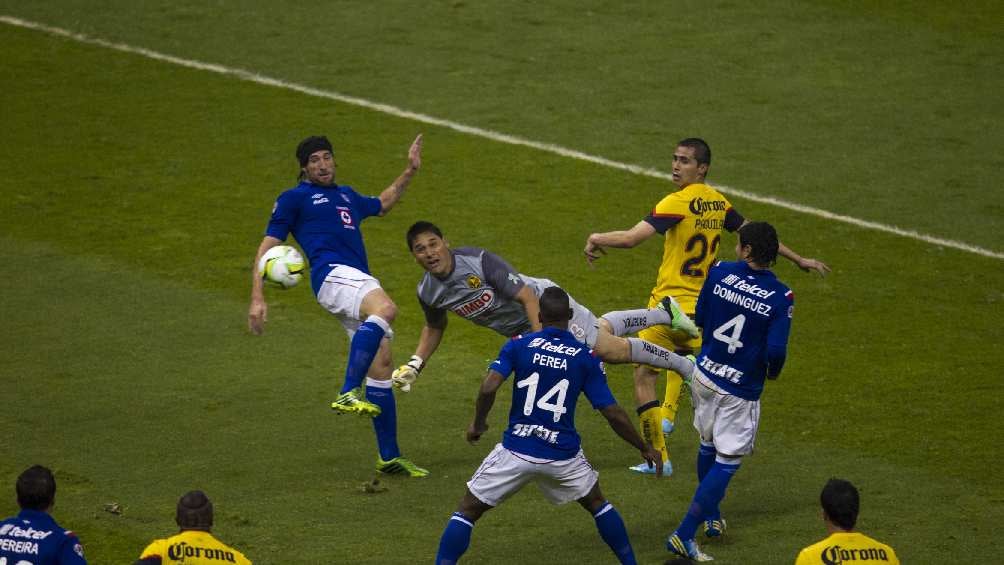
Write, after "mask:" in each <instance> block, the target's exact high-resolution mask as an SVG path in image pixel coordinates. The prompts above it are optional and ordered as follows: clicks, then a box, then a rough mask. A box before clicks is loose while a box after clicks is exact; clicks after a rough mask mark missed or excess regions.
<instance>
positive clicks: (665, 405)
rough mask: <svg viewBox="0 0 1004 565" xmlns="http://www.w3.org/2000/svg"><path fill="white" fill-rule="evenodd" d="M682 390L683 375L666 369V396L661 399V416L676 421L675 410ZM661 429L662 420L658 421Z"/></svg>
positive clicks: (678, 406)
mask: <svg viewBox="0 0 1004 565" xmlns="http://www.w3.org/2000/svg"><path fill="white" fill-rule="evenodd" d="M682 390H683V377H681V376H680V374H679V373H677V372H676V371H666V396H665V397H663V399H662V417H663V418H665V419H666V420H669V421H670V422H672V423H674V424H675V423H676V411H677V410H678V409H679V408H680V391H682ZM659 426H660V427H659V429H660V430H661V429H662V427H661V426H662V422H659Z"/></svg>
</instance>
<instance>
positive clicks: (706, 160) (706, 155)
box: [676, 137, 711, 167]
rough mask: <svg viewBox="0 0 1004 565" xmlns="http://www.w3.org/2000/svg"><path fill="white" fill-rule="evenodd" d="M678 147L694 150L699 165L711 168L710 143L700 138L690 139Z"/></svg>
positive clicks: (682, 141)
mask: <svg viewBox="0 0 1004 565" xmlns="http://www.w3.org/2000/svg"><path fill="white" fill-rule="evenodd" d="M676 146H677V147H689V148H691V149H693V150H694V158H695V159H697V164H699V165H701V164H703V165H707V166H708V167H710V166H711V147H710V146H708V142H706V141H704V140H703V139H701V138H699V137H688V138H687V139H684V140H681V141H680V142H679V143H677V144H676Z"/></svg>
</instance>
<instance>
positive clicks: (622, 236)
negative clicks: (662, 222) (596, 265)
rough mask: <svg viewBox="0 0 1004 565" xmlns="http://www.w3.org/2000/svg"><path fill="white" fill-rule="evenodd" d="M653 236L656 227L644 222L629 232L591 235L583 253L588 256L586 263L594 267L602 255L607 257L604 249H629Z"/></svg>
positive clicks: (587, 239)
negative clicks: (594, 262)
mask: <svg viewBox="0 0 1004 565" xmlns="http://www.w3.org/2000/svg"><path fill="white" fill-rule="evenodd" d="M653 234H655V227H653V226H652V224H650V223H648V222H646V221H645V220H642V221H640V222H638V223H637V224H635V225H634V227H632V228H631V229H629V230H622V231H608V232H604V233H594V234H590V235H589V237H587V238H586V247H585V249H583V250H582V253H583V254H584V255H585V256H586V262H587V263H589V264H590V265H592V264H593V261H596V260H597V259H599V258H600V256H601V255H606V253H607V252H606V251H605V250H604V249H603V248H604V247H619V248H622V249H629V248H631V247H635V246H636V245H639V244H640V243H641V242H643V241H645V240H646V239H648V238H650V237H652V235H653Z"/></svg>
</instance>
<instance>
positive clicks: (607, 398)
mask: <svg viewBox="0 0 1004 565" xmlns="http://www.w3.org/2000/svg"><path fill="white" fill-rule="evenodd" d="M586 367H587V373H586V380H585V382H583V383H582V392H583V393H584V394H585V395H586V398H588V399H589V403H590V404H592V405H593V408H595V409H596V410H602V409H604V408H606V407H607V406H611V405H613V404H617V399H616V398H614V393H613V392H611V391H610V385H608V384H607V374H606V373H605V372H604V371H603V365H601V364H600V360H599V359H597V358H596V357H593V355H592V354H590V355H589V356H588V361H587V363H586Z"/></svg>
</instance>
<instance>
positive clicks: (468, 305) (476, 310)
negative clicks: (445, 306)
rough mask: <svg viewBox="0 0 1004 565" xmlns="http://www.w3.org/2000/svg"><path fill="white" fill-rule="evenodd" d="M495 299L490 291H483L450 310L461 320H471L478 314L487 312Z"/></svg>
mask: <svg viewBox="0 0 1004 565" xmlns="http://www.w3.org/2000/svg"><path fill="white" fill-rule="evenodd" d="M494 299H495V293H493V292H492V291H491V290H490V289H487V288H486V289H485V290H484V292H482V293H481V294H479V295H477V296H476V297H474V298H473V299H472V300H468V301H467V302H464V303H463V304H457V305H456V306H452V307H450V310H453V312H454V313H455V314H456V315H458V316H460V317H461V318H473V317H475V316H477V315H478V314H481V313H482V312H484V311H486V310H488V308H490V307H491V305H492V301H493V300H494Z"/></svg>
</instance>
